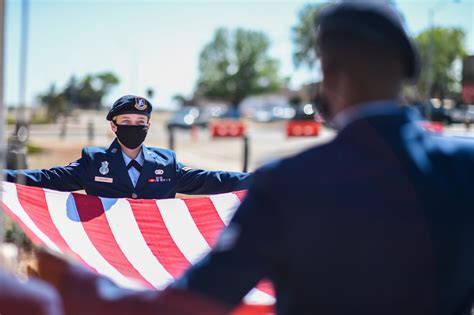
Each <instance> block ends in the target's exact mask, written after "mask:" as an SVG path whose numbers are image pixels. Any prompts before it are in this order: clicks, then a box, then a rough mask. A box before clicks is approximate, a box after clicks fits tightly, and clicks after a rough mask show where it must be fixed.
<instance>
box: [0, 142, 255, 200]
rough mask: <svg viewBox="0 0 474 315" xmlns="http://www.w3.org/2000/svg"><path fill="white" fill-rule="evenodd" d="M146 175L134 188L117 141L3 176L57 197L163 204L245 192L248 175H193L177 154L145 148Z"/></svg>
mask: <svg viewBox="0 0 474 315" xmlns="http://www.w3.org/2000/svg"><path fill="white" fill-rule="evenodd" d="M142 149H143V155H144V164H143V169H142V171H141V172H140V177H139V179H138V182H137V184H136V186H135V187H134V186H133V184H132V181H131V180H130V177H129V174H128V171H127V169H126V165H125V162H124V159H123V156H122V151H121V149H120V145H119V143H118V142H117V139H115V140H114V142H113V143H112V144H111V145H110V147H109V148H107V149H105V148H100V147H86V148H84V149H83V150H82V157H81V158H80V159H78V160H77V161H75V162H72V163H70V164H69V165H67V166H64V167H53V168H51V169H42V170H5V171H4V175H5V178H6V180H7V181H9V182H15V181H16V180H17V177H18V176H24V179H25V184H26V185H28V186H37V187H43V188H49V189H53V190H59V191H76V190H82V189H83V190H85V191H86V193H87V194H89V195H94V196H101V197H108V198H125V197H127V198H135V199H136V198H138V199H161V198H174V197H175V194H176V193H183V194H196V195H201V194H203V195H204V194H218V193H224V192H230V191H236V190H242V189H246V188H247V187H248V184H249V181H250V179H251V175H250V174H246V173H238V172H223V171H206V170H201V169H192V168H189V167H186V166H184V165H183V164H181V163H178V162H177V161H176V155H175V153H174V151H171V150H167V149H162V148H155V147H146V146H145V145H143V146H142Z"/></svg>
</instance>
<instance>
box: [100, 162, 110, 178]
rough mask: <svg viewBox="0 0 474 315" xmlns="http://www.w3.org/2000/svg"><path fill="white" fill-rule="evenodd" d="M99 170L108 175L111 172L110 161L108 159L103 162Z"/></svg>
mask: <svg viewBox="0 0 474 315" xmlns="http://www.w3.org/2000/svg"><path fill="white" fill-rule="evenodd" d="M99 172H100V173H101V174H102V175H107V174H108V173H109V162H107V161H104V162H102V166H101V167H100V168H99Z"/></svg>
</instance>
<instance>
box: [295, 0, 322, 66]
mask: <svg viewBox="0 0 474 315" xmlns="http://www.w3.org/2000/svg"><path fill="white" fill-rule="evenodd" d="M325 5H326V4H321V3H319V4H314V3H312V4H306V5H305V6H303V7H302V8H301V10H300V12H299V14H298V23H297V24H296V25H295V26H293V28H292V30H291V31H292V39H293V44H294V46H295V47H294V51H293V63H294V64H295V66H296V67H299V66H301V65H306V66H308V67H309V68H312V67H313V66H314V64H315V63H316V61H317V60H318V57H317V55H316V52H315V50H314V47H315V46H316V32H315V23H316V21H317V18H318V16H319V13H320V12H321V9H322V8H323V7H324V6H325Z"/></svg>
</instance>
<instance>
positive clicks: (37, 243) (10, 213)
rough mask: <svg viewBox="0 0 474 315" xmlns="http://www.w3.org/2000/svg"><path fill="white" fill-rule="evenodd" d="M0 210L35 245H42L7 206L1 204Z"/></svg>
mask: <svg viewBox="0 0 474 315" xmlns="http://www.w3.org/2000/svg"><path fill="white" fill-rule="evenodd" d="M2 208H3V210H4V211H5V212H6V213H7V214H8V215H9V216H10V218H12V219H13V220H14V221H15V222H16V223H18V225H19V226H20V227H21V229H22V230H23V232H25V233H26V235H27V236H28V237H29V238H30V239H31V241H32V242H33V243H34V244H35V245H44V243H43V241H42V240H41V239H40V238H39V237H38V236H36V234H35V233H33V231H31V230H30V228H29V227H28V226H27V225H26V224H25V223H23V221H22V220H21V219H20V217H18V216H17V215H16V214H15V212H13V211H12V210H11V209H10V208H8V206H7V205H6V204H5V203H3V202H2Z"/></svg>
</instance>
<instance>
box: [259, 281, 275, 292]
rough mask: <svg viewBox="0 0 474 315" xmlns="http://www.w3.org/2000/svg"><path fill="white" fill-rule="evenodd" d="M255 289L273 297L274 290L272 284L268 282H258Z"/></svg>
mask: <svg viewBox="0 0 474 315" xmlns="http://www.w3.org/2000/svg"><path fill="white" fill-rule="evenodd" d="M256 288H257V289H259V290H260V291H262V292H265V293H266V294H269V295H271V296H275V290H274V289H273V284H272V283H271V282H270V281H269V280H262V281H260V282H259V283H258V284H257V286H256Z"/></svg>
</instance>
